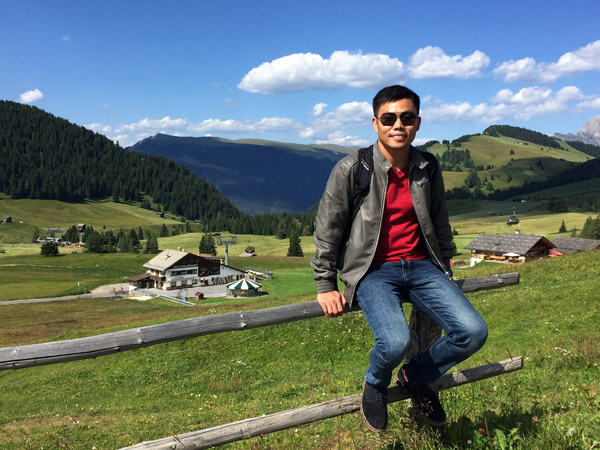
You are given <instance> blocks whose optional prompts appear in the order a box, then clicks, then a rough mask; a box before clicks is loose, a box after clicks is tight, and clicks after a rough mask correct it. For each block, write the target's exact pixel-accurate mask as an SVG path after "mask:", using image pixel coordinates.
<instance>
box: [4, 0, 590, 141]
mask: <svg viewBox="0 0 600 450" xmlns="http://www.w3.org/2000/svg"><path fill="white" fill-rule="evenodd" d="M0 7H1V8H2V14H0V61H1V66H0V99H4V100H13V101H18V102H22V103H26V104H30V105H34V106H37V107H39V108H41V109H44V110H45V111H48V112H50V113H52V114H54V115H56V116H59V117H63V118H65V119H67V120H69V121H71V122H74V123H77V124H79V125H84V126H86V127H88V128H90V129H93V130H94V131H97V132H99V133H102V134H105V135H106V136H108V137H110V138H111V139H114V140H118V141H119V142H120V143H121V145H123V146H128V145H132V144H134V143H135V142H137V141H138V140H140V139H143V138H145V137H148V136H152V135H154V134H156V133H159V132H162V133H167V134H173V135H179V136H219V137H225V138H228V139H243V138H257V139H269V140H278V141H285V142H296V143H305V144H308V143H336V144H341V145H363V144H369V143H372V142H373V141H374V140H375V134H374V132H373V129H372V127H371V117H372V115H373V114H372V111H371V107H370V103H371V100H372V98H373V96H374V95H375V93H376V92H377V91H378V90H379V89H380V88H381V87H384V86H387V85H390V84H405V85H407V86H409V87H410V88H412V89H413V90H415V91H416V92H417V93H418V94H419V95H420V96H421V99H422V105H421V116H422V118H423V122H422V126H421V130H420V132H419V134H418V135H417V138H418V139H419V141H418V143H422V142H426V141H428V140H430V139H437V140H442V139H449V140H452V139H455V138H457V137H459V136H462V135H464V134H471V133H479V132H481V131H483V130H484V129H485V128H486V127H487V126H489V125H491V124H509V125H515V126H521V127H526V128H530V129H533V130H537V131H540V132H543V133H547V134H553V133H555V132H560V133H568V132H571V133H576V132H577V131H578V130H579V129H580V128H581V126H582V125H583V124H584V123H585V122H587V121H588V120H589V119H590V118H592V117H594V116H597V115H600V26H599V25H598V23H599V22H598V19H599V18H600V2H598V1H597V0H589V1H577V0H575V1H574V2H565V1H564V0H562V1H555V0H549V1H528V0H520V1H513V0H507V1H502V2H486V1H481V0H480V1H462V2H447V1H444V2H442V1H440V2H433V1H418V2H417V1H414V2H399V1H395V2H386V1H378V2H364V1H354V0H347V1H343V2H338V1H333V0H330V1H323V0H320V1H312V0H303V1H261V0H258V1H238V0H230V1H228V2H216V1H211V2H207V1H172V2H166V1H162V2H159V1H138V0H120V1H113V0H105V1H101V2H100V1H97V2H76V1H52V2H49V1H37V0H36V1H27V0H23V1H19V2H15V1H6V0H0Z"/></svg>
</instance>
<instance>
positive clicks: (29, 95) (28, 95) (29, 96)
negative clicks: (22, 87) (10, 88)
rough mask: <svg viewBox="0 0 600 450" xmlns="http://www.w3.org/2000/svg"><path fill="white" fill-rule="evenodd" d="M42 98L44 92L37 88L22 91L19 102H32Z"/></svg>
mask: <svg viewBox="0 0 600 450" xmlns="http://www.w3.org/2000/svg"><path fill="white" fill-rule="evenodd" d="M43 98H44V94H43V93H42V91H40V90H39V89H33V90H31V91H27V92H23V93H22V94H21V96H20V97H19V99H20V102H21V103H34V102H37V101H38V100H41V99H43Z"/></svg>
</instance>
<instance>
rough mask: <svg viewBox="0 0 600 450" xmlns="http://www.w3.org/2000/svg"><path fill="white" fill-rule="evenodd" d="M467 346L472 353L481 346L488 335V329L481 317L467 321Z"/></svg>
mask: <svg viewBox="0 0 600 450" xmlns="http://www.w3.org/2000/svg"><path fill="white" fill-rule="evenodd" d="M466 335H467V336H468V348H469V349H470V350H471V351H472V352H473V353H474V352H476V351H477V350H479V349H480V348H481V347H483V344H485V341H486V340H487V337H488V329H487V325H486V323H485V321H484V320H483V319H480V320H477V321H473V322H471V323H469V328H468V331H466Z"/></svg>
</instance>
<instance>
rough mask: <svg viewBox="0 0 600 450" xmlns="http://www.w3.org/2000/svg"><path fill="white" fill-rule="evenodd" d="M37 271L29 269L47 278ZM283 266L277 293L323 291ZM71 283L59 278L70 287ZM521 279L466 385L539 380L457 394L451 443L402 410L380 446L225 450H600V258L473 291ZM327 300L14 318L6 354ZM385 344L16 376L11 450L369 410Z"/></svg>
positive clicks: (338, 324)
mask: <svg viewBox="0 0 600 450" xmlns="http://www.w3.org/2000/svg"><path fill="white" fill-rule="evenodd" d="M84 257H85V255H84V254H80V255H73V259H80V258H84ZM68 258H69V257H65V258H64V259H68ZM30 259H31V258H28V259H25V260H23V261H21V262H22V263H26V264H31V263H32V262H33V261H31V260H30ZM283 259H284V258H282V260H283ZM15 262H19V261H15ZM131 262H134V260H133V259H132V260H131ZM68 263H69V264H73V263H72V262H71V261H68ZM85 263H87V264H85ZM286 263H287V261H286ZM61 264H65V263H61ZM76 264H77V265H83V264H85V268H86V269H88V270H90V271H93V268H94V267H95V264H93V262H90V261H84V262H83V264H82V263H81V262H77V263H76ZM270 264H271V265H270V267H271V268H272V269H273V270H275V273H276V274H280V273H282V272H285V273H286V274H292V275H291V276H290V277H286V278H283V280H282V278H280V277H275V278H274V279H273V280H269V283H268V290H269V291H276V290H277V283H286V282H289V279H290V278H291V277H295V278H298V277H299V278H303V277H305V278H306V279H309V278H310V268H309V267H307V266H306V264H304V265H303V266H300V264H302V261H299V263H298V264H297V265H295V266H291V265H289V263H288V264H286V265H285V266H276V265H275V262H274V261H272V262H271V263H270ZM582 268H583V269H585V270H582ZM111 269H112V268H111ZM60 270H61V268H59V267H57V268H56V270H55V272H54V273H55V274H56V275H57V276H60V275H61V272H60ZM62 270H63V271H64V270H66V269H62ZM514 270H519V271H520V272H521V282H520V284H519V285H517V286H510V287H505V288H503V289H497V290H493V291H485V292H475V293H470V294H468V297H469V299H470V300H471V301H472V302H473V304H474V305H475V307H476V308H477V309H478V311H480V313H481V314H482V315H483V317H484V318H485V320H486V322H487V323H488V327H489V332H490V333H489V337H488V340H487V342H486V344H485V346H484V347H483V348H482V349H481V350H480V351H479V352H478V353H476V354H475V355H474V356H473V357H471V358H470V359H469V360H467V361H465V362H464V363H461V364H460V366H458V367H457V368H456V369H457V370H458V369H465V368H468V367H473V366H477V365H480V364H486V363H490V362H493V361H498V360H502V359H505V358H508V357H511V356H518V355H522V356H523V357H524V359H525V367H524V368H523V370H520V371H517V372H514V373H510V374H505V375H500V376H498V377H494V378H491V379H488V380H483V381H480V382H476V383H472V384H469V385H466V386H462V387H457V388H454V389H451V390H448V391H444V392H442V393H441V394H440V398H441V401H442V403H443V404H444V407H445V408H446V409H447V413H448V422H449V423H448V425H447V426H446V427H445V428H443V429H441V430H432V429H430V428H429V427H423V426H419V425H417V424H415V423H414V422H413V421H412V420H410V419H409V417H408V415H407V413H406V406H407V405H406V403H398V404H394V406H393V407H391V408H390V426H389V429H388V431H386V432H385V433H382V434H377V435H376V434H373V433H370V432H369V431H368V430H367V428H366V427H365V426H364V425H363V423H362V420H361V418H360V414H359V413H357V414H350V415H346V416H343V417H340V418H336V419H330V420H323V421H319V422H316V423H314V424H310V425H304V426H299V427H297V428H296V427H294V428H292V429H289V430H286V431H281V432H277V433H274V434H269V435H264V436H260V437H256V438H253V439H252V440H249V441H241V442H238V443H233V444H230V445H228V446H226V447H224V448H231V449H248V448H261V449H262V448H265V449H267V448H273V449H275V448H276V449H305V448H307V449H308V448H315V449H332V448H335V449H344V448H356V449H358V448H360V449H384V448H387V449H391V448H403V449H404V450H418V449H448V450H451V449H452V450H454V449H457V448H475V449H501V448H506V449H508V448H519V449H523V450H539V449H581V450H583V449H591V448H596V447H597V445H596V444H595V442H597V441H598V439H599V437H600V434H599V433H600V422H599V421H598V420H597V417H598V392H600V391H599V389H600V383H599V380H600V378H599V377H598V360H599V358H600V354H599V349H598V345H597V341H598V338H600V335H599V330H598V326H597V324H598V321H599V320H600V308H599V306H600V304H599V297H598V295H597V292H598V289H600V277H599V276H598V275H599V274H600V253H598V252H586V253H580V254H576V255H569V256H566V257H564V258H560V259H559V258H556V259H547V260H543V261H536V262H532V263H527V264H524V265H522V266H519V267H518V268H517V269H515V266H508V267H507V266H501V265H497V264H482V265H480V266H478V267H476V268H474V269H468V270H467V271H466V272H468V275H467V273H465V274H464V276H465V277H466V276H485V275H491V274H492V273H497V272H498V271H514ZM303 279H304V278H303ZM73 281H75V280H73ZM311 299H314V294H313V295H302V296H296V297H291V298H290V297H283V296H282V297H279V298H277V299H269V300H263V299H260V300H251V299H243V300H240V299H237V300H228V301H227V302H225V301H219V300H218V299H217V300H207V301H204V302H202V303H200V304H199V305H198V306H196V307H184V306H181V305H176V304H173V303H168V302H166V301H162V300H159V299H153V300H149V301H146V302H138V301H132V300H111V299H85V300H83V299H82V300H72V301H62V302H54V303H49V304H42V303H38V304H25V305H11V306H1V308H3V310H2V314H1V315H0V317H1V319H0V346H2V347H10V346H17V345H26V344H31V343H36V342H45V341H56V340H64V339H72V338H79V337H86V336H94V335H98V334H101V333H106V332H111V331H117V330H122V329H129V328H134V327H142V326H146V325H151V324H156V323H161V322H166V321H170V320H178V319H183V318H188V317H195V316H198V315H206V314H218V313H226V312H238V313H239V312H240V311H243V310H253V309H259V308H266V307H272V306H279V305H282V304H289V303H292V302H299V301H308V300H311ZM573 299H577V301H573ZM407 308H409V306H408V305H407ZM372 344H373V337H372V333H371V331H370V330H369V327H368V325H367V323H366V321H365V319H364V317H363V315H362V314H361V313H350V314H344V315H342V316H341V317H338V318H335V319H330V320H325V319H324V318H315V319H309V320H302V321H298V322H293V323H285V324H279V325H274V326H270V327H265V328H256V329H251V330H245V331H239V332H231V333H223V334H219V335H210V336H202V337H196V338H191V339H185V340H180V341H175V342H170V343H164V344H160V345H155V346H151V347H147V348H144V349H139V350H135V351H128V352H120V353H116V354H114V355H108V356H101V357H98V358H95V359H88V360H82V361H73V362H70V363H65V364H57V365H52V366H40V367H32V368H29V369H22V370H9V371H4V372H2V373H0V378H1V380H2V383H0V398H2V400H3V408H1V409H0V429H1V430H2V431H4V432H3V433H0V447H2V448H3V449H7V450H17V449H18V450H21V449H23V448H42V447H43V448H72V449H75V448H92V447H96V448H98V449H101V448H102V449H104V448H110V449H114V448H122V447H126V446H130V445H133V444H136V443H138V442H141V441H144V440H151V439H159V438H162V437H166V436H171V435H173V434H176V433H177V434H180V433H185V432H190V431H193V430H198V429H203V428H208V427H212V426H217V425H220V424H225V423H229V422H233V421H237V420H242V419H245V418H250V417H259V416H262V415H265V414H270V413H274V412H277V411H283V410H287V409H293V408H299V407H302V406H306V405H311V404H315V403H320V402H323V401H328V400H333V399H336V398H340V397H343V396H347V395H353V394H359V393H360V392H361V383H362V378H363V376H364V370H365V367H366V364H367V363H368V355H369V354H368V351H369V349H370V348H371V346H372ZM452 371H454V369H452ZM290 374H293V376H290ZM469 441H471V443H470V444H469V443H468V442H469Z"/></svg>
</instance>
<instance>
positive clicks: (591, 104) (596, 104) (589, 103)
mask: <svg viewBox="0 0 600 450" xmlns="http://www.w3.org/2000/svg"><path fill="white" fill-rule="evenodd" d="M577 109H600V97H596V98H592V99H591V100H586V101H583V102H581V103H579V104H578V105H577Z"/></svg>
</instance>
